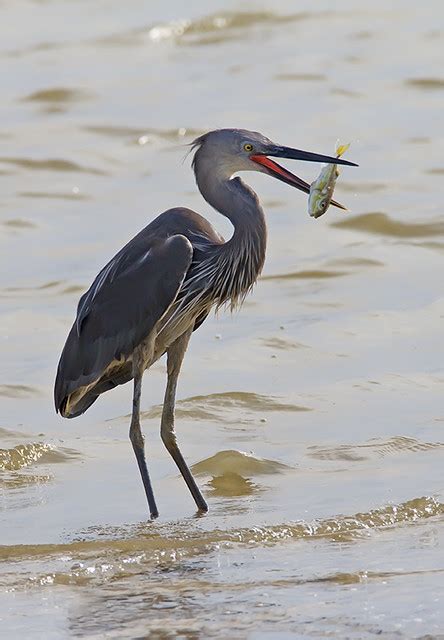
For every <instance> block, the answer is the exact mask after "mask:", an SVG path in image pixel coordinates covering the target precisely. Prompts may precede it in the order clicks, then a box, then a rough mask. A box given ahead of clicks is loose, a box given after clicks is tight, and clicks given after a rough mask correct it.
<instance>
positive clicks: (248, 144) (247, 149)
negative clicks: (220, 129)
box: [244, 142, 253, 152]
mask: <svg viewBox="0 0 444 640" xmlns="http://www.w3.org/2000/svg"><path fill="white" fill-rule="evenodd" d="M244 151H248V152H250V151H253V145H252V144H250V143H249V142H246V143H245V144H244Z"/></svg>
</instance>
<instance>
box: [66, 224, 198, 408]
mask: <svg viewBox="0 0 444 640" xmlns="http://www.w3.org/2000/svg"><path fill="white" fill-rule="evenodd" d="M192 255H193V248H192V246H191V243H190V242H189V240H188V239H187V238H186V237H185V236H183V235H174V236H171V237H170V238H168V239H166V240H162V241H160V242H157V243H156V244H152V245H151V246H148V247H147V246H146V245H145V247H143V248H142V249H141V247H140V245H139V246H138V247H134V246H133V245H131V244H129V245H127V246H126V247H124V249H123V250H122V251H120V252H119V253H118V254H117V255H116V256H115V258H113V259H112V260H111V261H110V262H109V263H108V264H107V265H106V266H105V267H104V269H102V271H101V272H100V273H99V274H98V276H97V277H96V279H95V280H94V282H93V284H92V285H91V287H90V289H89V290H88V291H87V292H86V293H85V294H84V295H83V296H82V297H81V299H80V301H79V305H78V310H77V318H76V320H75V322H74V324H73V326H72V328H71V331H70V333H69V335H68V338H67V341H66V344H65V347H64V349H63V352H62V355H61V358H60V362H59V366H58V370H57V378H56V383H55V389H54V399H55V405H56V409H57V410H60V408H61V407H62V404H63V402H64V400H65V398H66V397H67V396H68V395H69V394H70V393H72V392H73V391H74V390H76V389H78V388H80V387H82V386H85V385H88V384H91V383H92V382H94V381H95V380H97V379H98V378H99V377H100V375H101V374H102V373H103V372H104V371H105V370H106V368H107V367H108V366H109V365H110V364H111V363H112V362H113V361H114V360H120V359H125V358H127V357H128V356H129V355H131V353H132V352H133V351H134V349H135V347H137V346H138V345H139V344H140V343H141V342H142V340H143V339H144V338H145V337H147V336H148V335H149V333H150V332H151V331H152V329H153V328H154V326H155V325H156V324H157V322H158V321H159V320H160V319H161V318H162V316H163V315H164V314H165V313H166V312H167V311H168V309H169V307H170V306H171V305H172V303H173V302H174V300H175V299H176V297H177V294H178V292H179V289H180V287H181V285H182V283H183V280H184V278H185V275H186V273H187V271H188V269H189V266H190V264H191V260H192Z"/></svg>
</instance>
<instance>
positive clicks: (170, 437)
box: [160, 329, 208, 511]
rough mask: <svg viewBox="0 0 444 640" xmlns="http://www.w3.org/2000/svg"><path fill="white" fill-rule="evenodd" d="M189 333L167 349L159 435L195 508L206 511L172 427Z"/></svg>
mask: <svg viewBox="0 0 444 640" xmlns="http://www.w3.org/2000/svg"><path fill="white" fill-rule="evenodd" d="M191 333H192V330H191V329H190V330H189V331H187V332H186V333H184V334H182V335H181V336H180V337H179V338H177V340H176V341H175V342H173V344H172V345H171V346H170V347H169V349H168V358H167V369H168V382H167V387H166V391H165V399H164V402H163V411H162V423H161V427H160V435H161V437H162V440H163V443H164V445H165V446H166V448H167V449H168V451H169V453H170V454H171V456H172V458H173V460H174V462H175V463H176V464H177V466H178V467H179V471H180V473H181V474H182V476H183V479H184V480H185V482H186V483H187V485H188V489H189V490H190V491H191V495H192V496H193V498H194V501H195V503H196V505H197V508H198V509H200V510H201V511H208V505H207V503H206V502H205V500H204V497H203V495H202V494H201V492H200V489H199V487H198V486H197V484H196V482H195V480H194V478H193V476H192V474H191V471H190V470H189V468H188V465H187V463H186V462H185V460H184V459H183V456H182V454H181V452H180V450H179V447H178V445H177V440H176V431H175V429H174V406H175V403H176V387H177V379H178V377H179V373H180V367H181V365H182V361H183V357H184V355H185V351H186V350H187V347H188V342H189V339H190V336H191Z"/></svg>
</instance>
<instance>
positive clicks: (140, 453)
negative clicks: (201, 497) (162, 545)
mask: <svg viewBox="0 0 444 640" xmlns="http://www.w3.org/2000/svg"><path fill="white" fill-rule="evenodd" d="M142 375H143V372H141V371H139V372H137V373H136V374H135V376H134V394H133V413H132V416H131V425H130V431H129V437H130V440H131V444H132V445H133V449H134V453H135V454H136V460H137V464H138V465H139V470H140V475H141V476H142V482H143V486H144V488H145V493H146V497H147V500H148V505H149V508H150V514H151V518H153V519H154V518H157V516H158V515H159V512H158V510H157V506H156V501H155V499H154V493H153V487H152V486H151V480H150V475H149V473H148V468H147V466H146V459H145V438H144V437H143V433H142V430H141V428H140V394H141V392H142Z"/></svg>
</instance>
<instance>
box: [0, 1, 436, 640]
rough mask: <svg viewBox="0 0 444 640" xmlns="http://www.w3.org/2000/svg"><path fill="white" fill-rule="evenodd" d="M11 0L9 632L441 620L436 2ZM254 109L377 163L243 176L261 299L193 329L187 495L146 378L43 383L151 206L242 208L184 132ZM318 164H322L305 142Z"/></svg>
mask: <svg viewBox="0 0 444 640" xmlns="http://www.w3.org/2000/svg"><path fill="white" fill-rule="evenodd" d="M149 5H150V6H148V5H147V3H142V2H138V1H137V0H134V2H132V3H130V5H128V4H125V3H123V4H122V3H117V2H114V0H112V1H111V2H109V1H108V2H106V3H105V2H103V1H99V0H95V1H94V2H89V3H86V2H85V3H84V2H80V3H71V2H68V1H60V2H51V1H46V2H25V1H23V2H22V1H19V2H15V3H7V2H3V3H1V4H0V19H1V24H2V25H6V26H7V29H6V30H4V31H5V33H4V34H3V37H2V42H1V45H0V64H1V65H2V70H3V73H2V80H3V82H2V90H3V101H2V107H1V129H0V143H1V152H0V183H1V192H2V196H1V198H0V243H1V253H0V260H1V269H0V299H1V313H2V323H1V332H0V339H1V347H2V367H1V378H0V407H1V408H0V437H1V449H0V474H1V475H0V496H1V498H0V499H1V540H0V543H1V546H0V559H1V563H2V565H1V567H2V570H1V575H0V588H1V590H2V595H1V598H0V618H1V624H2V631H3V632H4V633H5V634H6V635H7V636H8V637H26V638H33V639H34V638H65V637H66V638H68V637H88V638H103V637H109V638H136V637H140V638H141V637H150V638H175V637H183V638H207V637H220V638H225V637H227V636H231V637H233V638H244V637H248V638H252V639H254V640H265V639H271V638H301V637H324V636H329V637H337V638H371V637H373V636H374V635H382V636H383V637H387V638H391V637H393V638H399V637H401V638H412V637H418V638H419V637H425V636H428V637H442V635H443V634H444V614H443V611H444V607H443V594H444V577H443V572H444V564H443V553H442V545H443V538H444V526H443V524H444V497H443V481H442V480H443V474H442V467H443V446H444V438H443V435H442V425H443V421H444V415H443V409H442V397H443V389H444V370H443V366H442V360H443V348H442V326H443V317H444V296H443V287H442V278H441V275H440V274H441V272H442V259H443V250H444V223H443V219H444V218H443V213H442V202H443V196H444V189H443V181H442V176H443V174H444V164H443V150H444V146H443V134H442V132H443V124H444V116H443V111H442V100H443V96H444V93H443V92H444V79H443V74H442V64H441V63H442V46H443V38H444V31H443V30H442V28H441V26H440V20H439V18H440V17H441V18H442V17H443V9H442V8H441V5H440V4H439V3H437V2H430V3H429V4H428V5H427V8H423V7H421V6H420V5H417V3H413V2H410V1H408V2H405V1H403V2H400V1H399V2H395V3H392V4H390V5H388V4H387V3H383V2H373V3H372V4H371V5H368V6H367V5H366V6H365V7H364V6H363V5H362V6H361V5H357V4H356V3H352V2H350V0H348V1H346V0H343V1H340V2H337V3H335V9H334V10H332V9H331V3H326V2H318V3H316V7H315V8H314V6H313V3H309V2H300V3H298V6H297V10H295V8H294V5H293V3H290V2H288V1H282V2H280V1H278V2H273V3H270V2H267V1H265V0H264V1H263V2H258V3H253V4H252V3H241V4H240V5H239V3H234V2H230V1H229V0H224V1H223V2H222V1H221V2H215V3H213V4H212V5H211V9H210V8H209V6H208V5H207V4H206V3H203V2H194V3H190V5H189V6H187V8H186V9H185V8H184V7H182V5H180V4H178V3H175V2H172V3H168V4H165V3H149ZM217 126H240V127H247V128H250V129H258V130H260V131H262V132H263V133H265V134H266V135H269V136H270V137H272V138H274V139H276V140H277V141H280V142H282V143H287V144H291V145H294V146H298V147H301V148H306V149H312V150H313V151H319V152H325V153H329V152H331V151H332V150H333V148H334V144H335V141H336V138H341V140H351V141H352V147H351V151H350V153H349V156H350V158H351V159H353V160H356V161H357V162H359V163H360V165H361V166H360V168H359V170H353V171H352V170H349V171H344V172H343V176H342V179H341V181H340V182H339V184H338V188H337V194H338V199H339V200H340V201H342V202H344V203H345V204H347V205H348V206H349V207H350V208H351V209H352V212H351V213H348V214H343V213H341V212H335V211H333V210H332V211H330V212H329V213H328V214H327V215H326V216H324V217H323V218H321V219H320V220H319V221H314V220H311V219H310V218H309V217H308V215H307V214H306V202H305V199H304V197H303V196H302V195H301V194H299V193H296V192H294V191H293V190H291V189H289V188H288V187H286V186H285V185H282V184H280V183H279V184H278V183H273V181H271V180H268V179H266V178H264V177H262V176H255V175H253V174H252V175H248V176H246V178H247V180H248V182H249V183H250V184H251V185H253V186H254V188H255V189H256V190H257V191H258V193H259V195H260V197H261V199H262V201H263V203H264V205H265V209H266V211H267V213H268V222H269V228H270V238H269V249H268V257H267V263H266V267H265V271H264V275H263V277H262V279H261V281H260V282H259V284H258V286H257V287H256V289H255V292H254V294H253V295H252V296H251V297H250V298H248V300H247V302H246V304H245V306H244V308H243V310H242V312H241V314H239V315H236V316H234V317H230V316H228V315H223V314H221V315H220V316H219V317H218V318H211V319H210V320H208V321H207V322H206V323H205V326H203V327H202V328H201V329H200V330H199V332H198V333H197V334H196V335H195V336H194V337H193V340H192V344H191V347H190V350H189V353H188V357H187V358H186V361H185V365H184V370H183V374H182V377H181V382H180V389H179V397H180V402H179V405H178V411H177V415H178V425H177V428H178V433H179V438H180V441H181V443H182V444H183V450H184V453H185V455H186V457H187V458H188V459H189V461H190V462H191V463H192V464H194V471H195V473H196V475H197V477H198V480H199V483H200V484H201V486H202V487H203V488H204V491H205V494H206V496H207V498H208V501H209V504H210V513H209V514H208V515H207V516H205V517H196V516H195V515H194V507H193V503H192V501H191V498H190V497H189V496H188V493H187V490H186V488H185V486H184V484H183V482H182V480H181V479H180V478H179V477H178V476H177V473H176V470H175V468H174V466H173V463H172V462H171V461H170V460H169V458H168V455H167V453H166V451H165V450H164V449H163V447H162V445H161V443H160V438H159V436H158V424H159V417H160V409H159V402H160V401H161V399H162V397H163V386H164V382H165V375H164V373H165V372H164V364H163V363H159V364H158V365H156V366H155V367H154V368H153V370H152V371H151V372H150V373H149V374H148V375H146V377H145V383H144V394H143V406H144V409H145V411H144V416H143V417H144V429H145V433H146V435H147V441H148V447H149V454H148V457H149V465H150V469H151V474H152V477H153V482H154V487H155V491H156V494H157V498H158V504H159V507H160V511H161V517H160V519H159V521H157V522H155V523H151V522H149V521H146V520H145V516H146V505H145V502H144V496H143V492H142V488H141V484H140V480H139V477H138V472H137V469H136V466H135V463H134V461H133V457H132V451H131V448H130V445H129V442H128V440H127V428H128V411H129V408H130V394H131V389H130V388H126V387H124V388H120V389H117V390H115V391H113V392H112V393H110V394H108V395H107V396H106V397H103V398H102V399H101V400H100V401H99V402H97V404H96V405H94V407H92V408H91V410H90V411H89V412H88V413H87V414H86V415H85V416H83V417H82V418H80V419H77V420H74V421H70V422H67V421H62V420H61V419H59V418H57V417H56V416H55V415H54V413H53V410H52V398H51V395H52V383H53V378H54V373H55V367H56V363H57V359H58V355H59V352H60V349H61V346H62V344H63V341H64V339H65V336H66V332H67V329H68V327H69V325H70V322H71V321H72V317H73V314H74V310H75V306H76V303H77V299H78V297H79V295H80V292H82V291H83V290H84V288H85V287H86V286H88V284H89V282H90V281H91V279H92V277H93V276H94V275H95V273H96V272H97V270H98V269H99V268H100V267H101V266H102V265H103V263H104V262H105V261H106V260H107V259H108V258H109V257H110V256H111V255H112V254H113V253H114V252H115V251H116V250H117V249H118V248H119V247H120V246H121V245H122V244H123V243H124V242H126V241H127V239H128V238H129V237H131V236H132V235H133V234H134V233H135V232H137V231H138V230H139V229H140V228H141V227H142V226H144V225H145V224H146V222H147V221H148V220H150V219H152V218H153V217H154V216H155V215H157V213H159V212H160V211H162V210H164V209H166V208H168V207H170V206H174V205H177V204H184V205H188V206H191V207H193V208H195V209H196V210H198V211H200V212H202V213H204V214H205V215H207V216H208V217H209V218H210V219H211V220H212V222H213V223H214V224H215V225H217V227H218V228H219V229H220V230H221V231H222V232H223V233H225V234H226V235H229V226H228V225H227V223H226V222H225V221H224V220H219V218H220V216H218V215H217V214H215V213H214V212H211V211H210V210H209V208H208V207H207V205H206V204H205V203H204V202H203V201H202V199H201V198H200V196H199V195H198V194H197V193H196V190H195V186H194V182H193V178H192V174H191V172H190V169H189V161H186V162H185V163H184V164H182V163H181V161H182V158H183V156H184V154H185V152H186V148H185V147H184V146H183V145H184V143H187V142H189V141H190V140H191V139H192V138H193V137H194V136H196V135H198V134H199V133H201V132H202V131H205V130H206V129H208V128H212V127H217ZM298 171H299V173H300V174H301V175H302V176H303V177H305V178H306V179H312V178H313V177H314V175H316V173H317V171H318V169H317V168H315V167H312V166H309V165H307V166H300V167H298Z"/></svg>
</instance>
